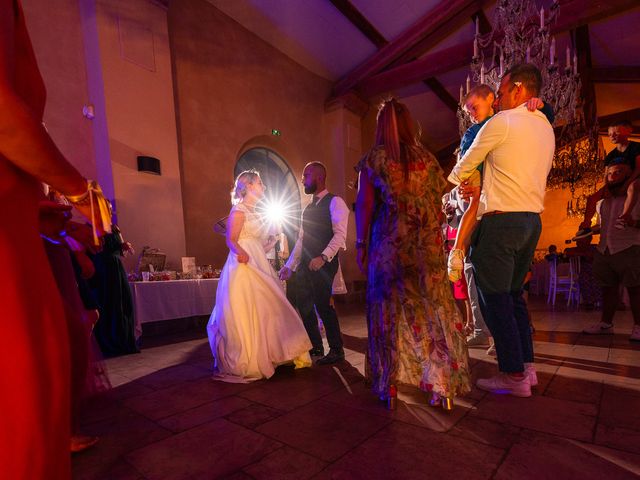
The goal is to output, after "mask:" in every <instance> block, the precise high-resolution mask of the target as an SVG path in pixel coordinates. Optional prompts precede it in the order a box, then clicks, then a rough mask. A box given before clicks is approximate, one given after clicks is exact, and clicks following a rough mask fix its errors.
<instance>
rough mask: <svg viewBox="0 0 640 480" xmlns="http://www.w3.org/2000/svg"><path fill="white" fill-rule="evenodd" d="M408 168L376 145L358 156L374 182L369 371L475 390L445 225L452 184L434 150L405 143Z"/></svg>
mask: <svg viewBox="0 0 640 480" xmlns="http://www.w3.org/2000/svg"><path fill="white" fill-rule="evenodd" d="M404 152H405V154H406V155H407V157H408V160H409V162H408V173H407V175H406V177H405V168H404V167H403V165H402V164H401V163H399V162H394V161H392V160H390V159H388V158H387V155H386V152H385V150H384V147H376V148H374V149H372V150H371V151H370V152H368V153H367V154H366V155H365V156H364V157H363V158H362V160H361V161H360V163H359V165H358V168H359V169H361V170H366V171H368V173H369V178H371V179H372V183H373V185H374V190H375V196H376V203H375V210H374V214H373V219H372V223H371V230H370V239H369V245H370V248H369V252H368V256H369V267H368V274H367V275H368V278H367V324H368V332H369V345H368V349H367V358H366V367H365V368H366V377H367V379H368V380H369V381H370V382H371V384H372V388H373V392H374V393H375V394H376V395H384V394H386V393H387V392H388V388H389V385H390V384H408V385H414V386H416V387H418V388H420V389H421V390H424V391H433V392H435V393H438V394H440V395H442V396H447V397H453V396H456V395H461V394H464V393H466V392H468V391H469V390H470V382H469V375H470V374H469V359H468V355H467V348H466V344H465V338H464V336H463V333H462V331H463V325H462V316H461V315H460V313H459V311H458V309H457V307H456V305H455V302H454V299H453V296H452V293H451V287H450V285H449V280H448V278H447V272H446V267H445V258H444V252H443V246H442V236H441V231H440V210H439V208H438V207H439V206H440V198H441V195H442V193H443V191H444V189H445V187H446V182H445V180H444V177H443V173H442V169H441V168H440V166H439V165H438V163H437V161H436V159H435V157H434V156H433V155H431V154H430V153H429V152H427V151H425V150H424V149H422V148H419V147H406V148H405V150H404Z"/></svg>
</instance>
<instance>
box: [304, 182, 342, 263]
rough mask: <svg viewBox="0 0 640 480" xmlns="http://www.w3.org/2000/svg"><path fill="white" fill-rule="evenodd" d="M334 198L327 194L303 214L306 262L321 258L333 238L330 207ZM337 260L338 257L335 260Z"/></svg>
mask: <svg viewBox="0 0 640 480" xmlns="http://www.w3.org/2000/svg"><path fill="white" fill-rule="evenodd" d="M334 196H335V195H333V194H331V193H327V194H326V195H325V196H324V197H322V199H320V201H319V202H318V203H317V204H314V203H313V202H311V203H310V204H309V205H307V208H305V209H304V212H302V229H303V230H304V234H303V237H302V258H303V259H305V260H311V259H312V258H315V257H318V256H320V255H321V254H322V252H323V250H324V249H325V248H327V245H328V244H329V242H330V241H331V238H332V237H333V225H332V224H331V210H330V206H331V200H332V199H333V197H334ZM337 259H338V256H337V255H336V256H335V257H334V258H333V260H334V261H337ZM332 263H333V262H332Z"/></svg>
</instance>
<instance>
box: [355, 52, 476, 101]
mask: <svg viewBox="0 0 640 480" xmlns="http://www.w3.org/2000/svg"><path fill="white" fill-rule="evenodd" d="M472 55H473V43H471V42H469V43H461V44H458V45H455V46H453V47H449V48H446V49H444V50H440V51H439V52H436V53H432V54H430V55H426V56H424V57H422V58H420V59H418V60H415V61H413V62H411V63H405V64H404V65H400V66H398V67H396V68H394V69H392V70H387V71H386V72H382V73H379V74H377V75H374V76H372V77H370V78H368V79H367V80H365V81H364V82H362V83H361V85H360V86H359V87H358V89H357V90H358V91H359V92H360V93H361V94H362V95H363V96H364V97H372V96H374V95H377V94H380V93H384V92H388V91H389V90H393V89H395V88H400V87H404V86H407V85H412V84H414V83H418V82H420V81H422V80H423V79H425V78H429V77H435V76H438V75H441V74H443V73H446V72H450V71H451V70H455V69H457V68H461V67H464V66H468V65H469V59H470V58H471V56H472Z"/></svg>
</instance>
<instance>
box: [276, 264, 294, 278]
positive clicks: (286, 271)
mask: <svg viewBox="0 0 640 480" xmlns="http://www.w3.org/2000/svg"><path fill="white" fill-rule="evenodd" d="M292 273H293V272H292V271H291V269H290V268H289V267H282V269H281V270H280V274H279V277H280V280H282V281H283V282H285V281H287V280H289V279H290V278H291V274H292Z"/></svg>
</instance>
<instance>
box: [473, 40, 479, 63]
mask: <svg viewBox="0 0 640 480" xmlns="http://www.w3.org/2000/svg"><path fill="white" fill-rule="evenodd" d="M473 58H478V39H477V38H474V39H473Z"/></svg>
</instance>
